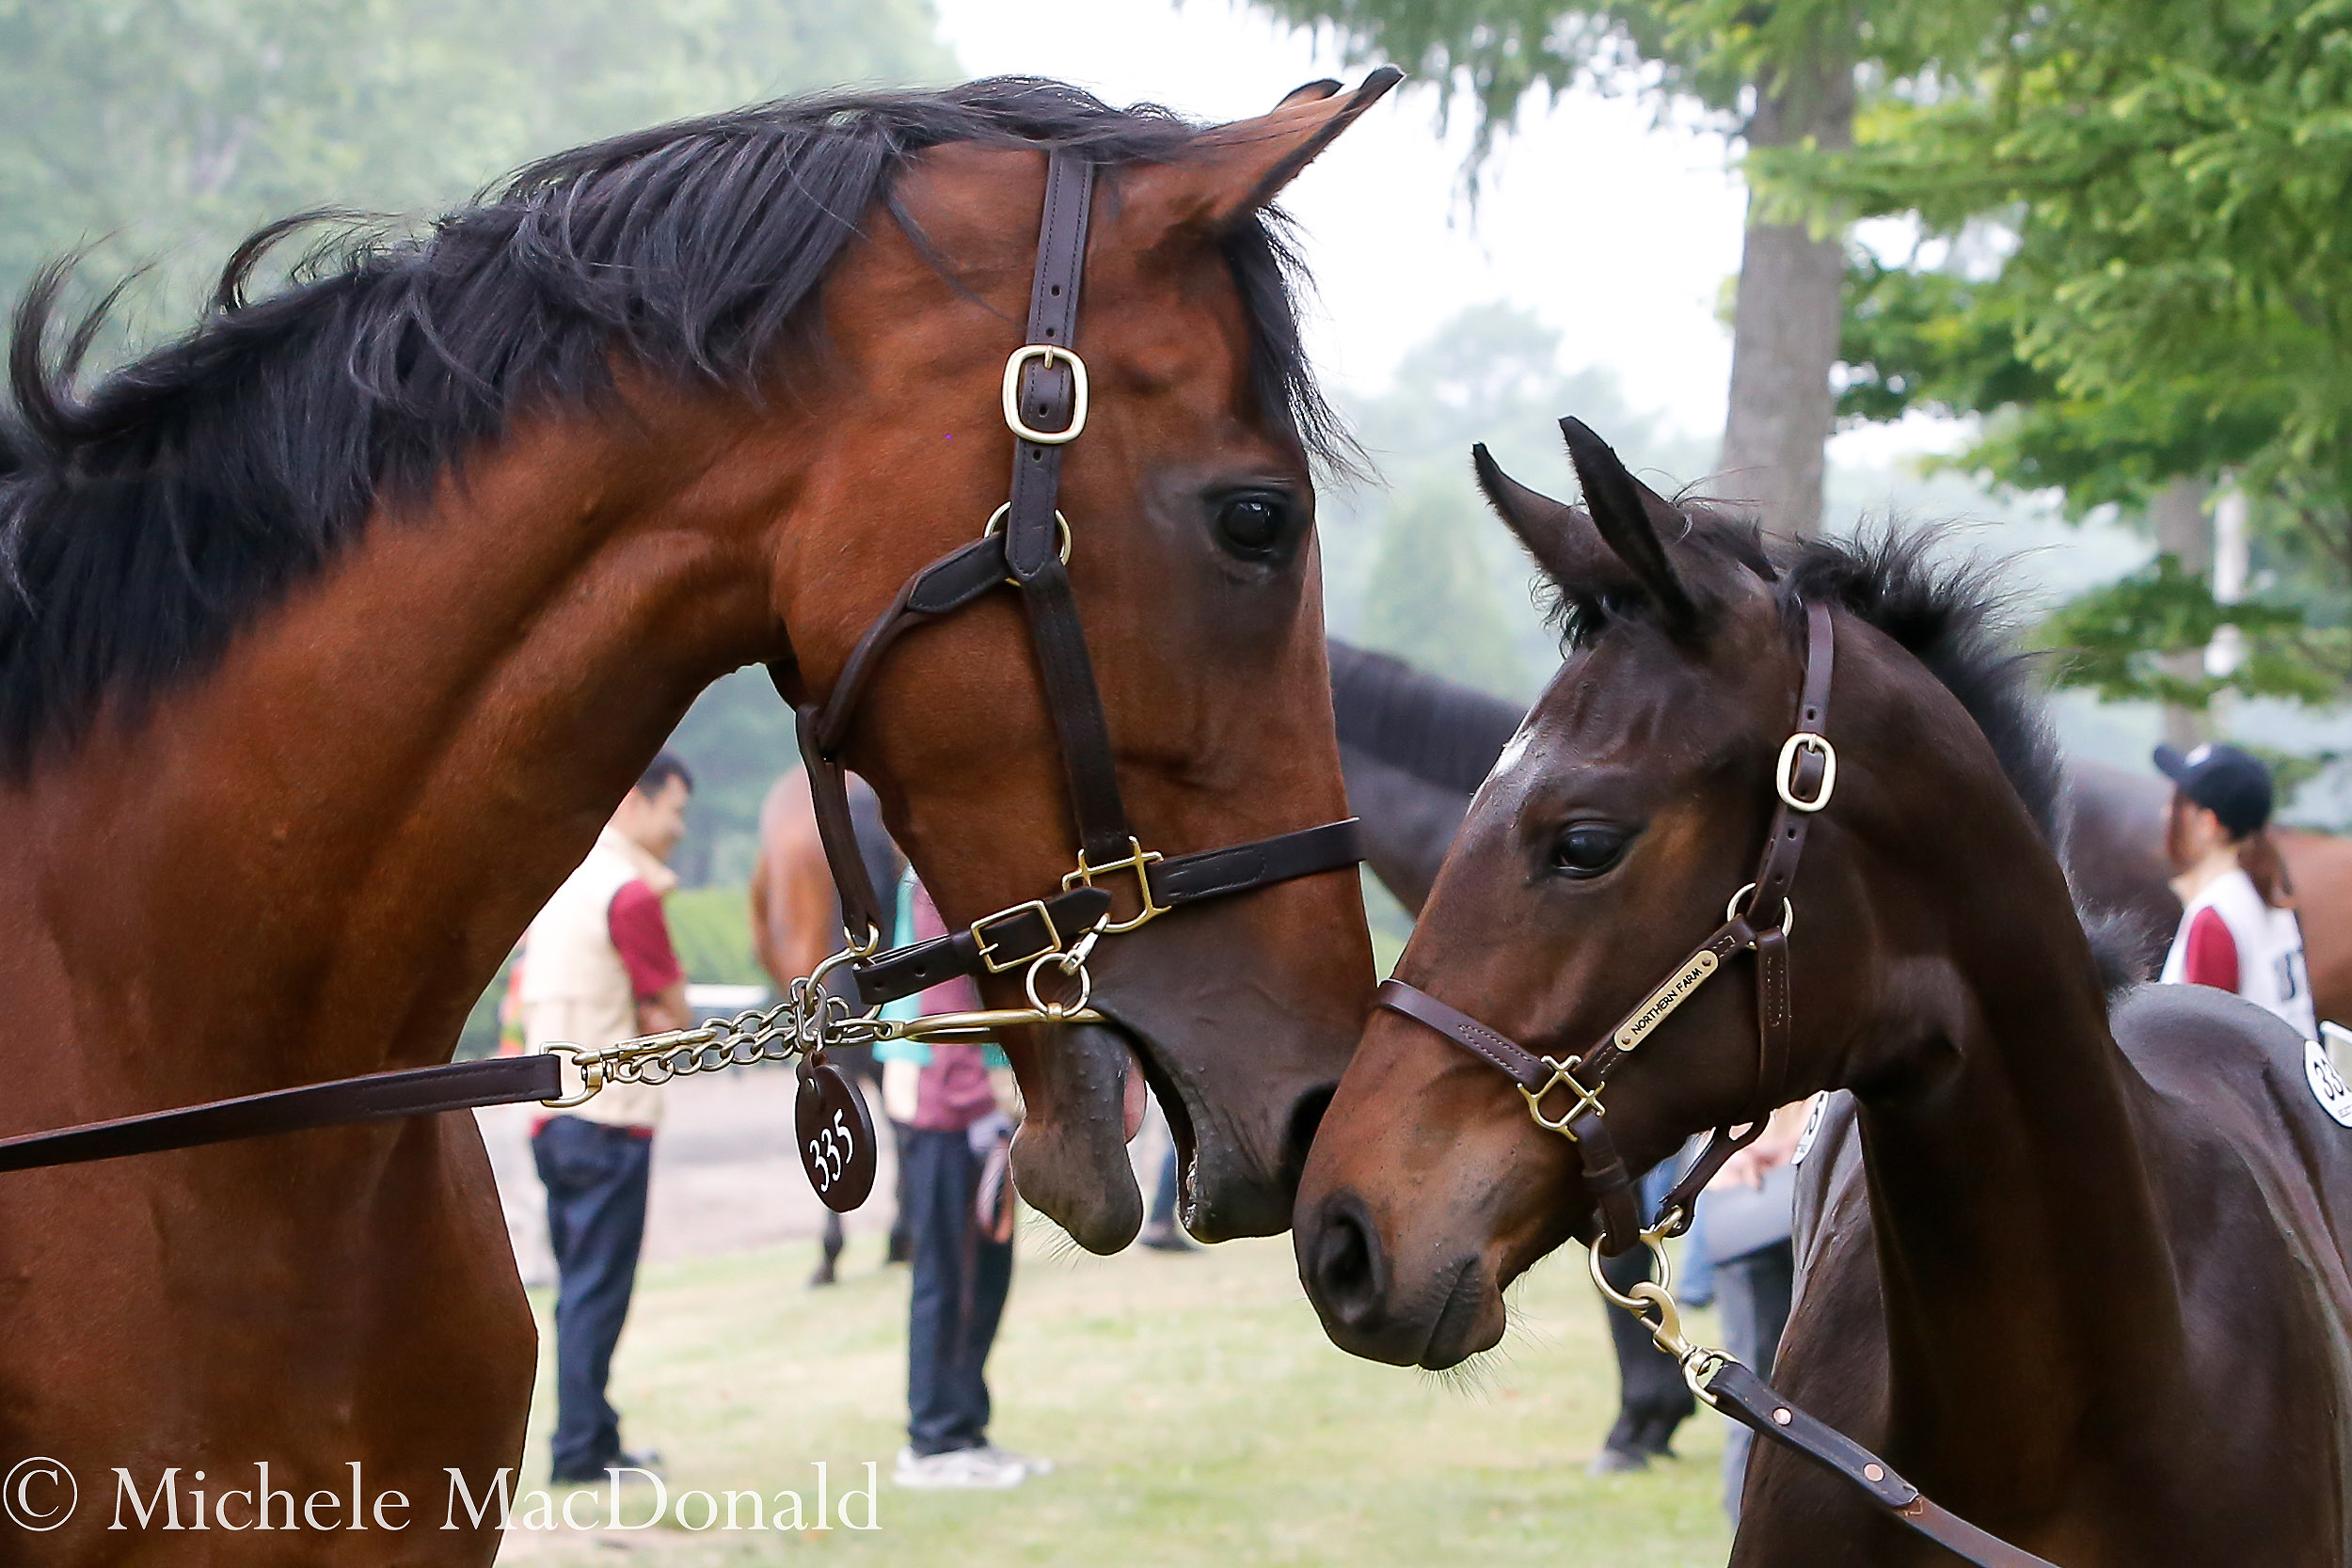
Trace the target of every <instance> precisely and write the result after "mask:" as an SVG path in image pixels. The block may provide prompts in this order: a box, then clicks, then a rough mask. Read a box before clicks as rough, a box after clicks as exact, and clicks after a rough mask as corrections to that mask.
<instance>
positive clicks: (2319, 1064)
mask: <svg viewBox="0 0 2352 1568" xmlns="http://www.w3.org/2000/svg"><path fill="white" fill-rule="evenodd" d="M2303 1076H2304V1077H2306V1078H2308V1079H2310V1080H2311V1085H2312V1099H2313V1100H2316V1101H2319V1108H2320V1109H2321V1110H2323V1111H2325V1112H2327V1113H2328V1115H2329V1116H2331V1117H2335V1118H2336V1120H2337V1121H2338V1122H2340V1123H2342V1124H2343V1125H2344V1126H2345V1127H2352V1085H2347V1084H2346V1083H2344V1075H2343V1074H2342V1073H2339V1072H2338V1071H2336V1067H2335V1064H2334V1063H2333V1062H2330V1061H2329V1060H2328V1049H2327V1047H2325V1046H2323V1045H2321V1044H2320V1043H2319V1042H2318V1041H2317V1040H2305V1041H2304V1042H2303Z"/></svg>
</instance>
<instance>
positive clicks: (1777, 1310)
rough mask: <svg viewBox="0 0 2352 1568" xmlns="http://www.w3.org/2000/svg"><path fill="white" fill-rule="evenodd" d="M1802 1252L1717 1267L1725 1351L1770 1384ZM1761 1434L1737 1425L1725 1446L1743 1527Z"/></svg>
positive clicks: (1729, 1499)
mask: <svg viewBox="0 0 2352 1568" xmlns="http://www.w3.org/2000/svg"><path fill="white" fill-rule="evenodd" d="M1796 1286H1797V1253H1796V1248H1795V1247H1794V1245H1792V1244H1791V1243H1788V1242H1774V1243H1772V1245H1771V1246H1766V1247H1758V1248H1756V1250H1755V1251H1754V1252H1751V1253H1746V1254H1743V1255H1742V1256H1740V1257H1738V1258H1733V1259H1726V1260H1724V1262H1720V1263H1718V1264H1716V1265H1715V1310H1716V1312H1717V1314H1718V1315H1719V1316H1720V1317H1721V1319H1722V1321H1723V1329H1724V1349H1725V1350H1727V1351H1729V1352H1730V1353H1731V1354H1734V1355H1736V1356H1738V1357H1739V1358H1740V1360H1742V1361H1744V1362H1746V1363H1747V1364H1748V1367H1749V1370H1752V1371H1754V1372H1755V1373H1756V1376H1758V1377H1760V1378H1763V1379H1764V1380H1765V1381H1767V1382H1770V1381H1771V1380H1772V1357H1773V1355H1774V1354H1776V1353H1777V1352H1778V1351H1779V1350H1780V1334H1781V1330H1783V1329H1785V1328H1787V1327H1788V1304H1789V1300H1790V1298H1791V1297H1792V1296H1794V1295H1795V1293H1796ZM1754 1440H1755V1433H1751V1432H1749V1431H1748V1429H1747V1428H1746V1427H1743V1426H1741V1425H1740V1424H1739V1423H1738V1422H1737V1421H1734V1422H1732V1423H1731V1432H1730V1434H1729V1436H1728V1438H1727V1440H1726V1441H1725V1444H1724V1513H1728V1514H1730V1515H1731V1522H1732V1523H1733V1524H1734V1525H1737V1524H1739V1522H1740V1492H1741V1490H1742V1489H1744V1488H1745V1487H1746V1485H1747V1477H1748V1448H1749V1445H1750V1444H1751V1443H1753V1442H1754Z"/></svg>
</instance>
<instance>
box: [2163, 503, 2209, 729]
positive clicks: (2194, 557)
mask: <svg viewBox="0 0 2352 1568" xmlns="http://www.w3.org/2000/svg"><path fill="white" fill-rule="evenodd" d="M2207 488H2208V487H2207V485H2206V483H2205V482H2204V481H2203V480H2201V479H2176V480H2174V481H2173V482H2172V483H2169V484H2168V485H2166V486H2165V487H2164V488H2163V489H2162V490H2160V491H2158V492H2157V494H2156V499H2154V500H2153V501H2152V502H2150V503H2149V507H2148V520H2149V521H2150V522H2152V523H2153V524H2154V525H2155V529H2156V549H2157V550H2158V552H2159V553H2161V554H2164V555H2172V556H2178V557H2180V561H2181V566H2182V569H2183V570H2185V571H2187V572H2189V573H2191V574H2192V575H2195V576H2198V577H2202V576H2204V575H2205V574H2206V573H2207V572H2209V571H2211V570H2212V569H2213V527H2212V524H2211V523H2209V522H2208V521H2207V520H2206V517H2205V497H2206V493H2207ZM2164 663H2165V666H2166V668H2167V669H2168V670H2169V672H2170V673H2173V674H2175V675H2178V676H2180V677H2181V678H2182V679H2184V680H2198V679H2201V678H2202V676H2203V675H2204V673H2205V655H2204V651H2203V650H2202V649H2198V648H2192V649H2189V650H2187V651H2185V652H2183V653H2177V654H2167V655H2166V656H2164ZM2164 738H2165V740H2166V742H2167V743H2169V744H2170V745H2174V746H2178V747H2181V748H2182V749H2184V750H2186V749H2187V748H2189V747H2191V746H2194V745H2196V744H2197V743H2198V742H2199V741H2201V740H2210V739H2211V738H2213V725H2212V721H2211V716H2210V715H2208V714H2207V712H2206V711H2205V709H2204V708H2203V707H2184V706H2183V705H2180V704H2179V703H2167V704H2165V705H2164Z"/></svg>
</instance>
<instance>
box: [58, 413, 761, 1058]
mask: <svg viewBox="0 0 2352 1568" xmlns="http://www.w3.org/2000/svg"><path fill="white" fill-rule="evenodd" d="M646 437H647V433H645V432H644V431H640V430H629V431H627V432H625V433H621V434H616V433H614V432H613V431H612V429H610V428H608V427H606V426H603V425H601V424H594V423H591V422H589V421H586V420H579V419H574V420H559V421H554V422H551V423H548V424H546V425H542V426H538V427H535V428H529V429H525V430H520V431H517V432H516V433H515V434H513V435H511V436H509V437H508V438H507V439H506V440H505V441H503V442H501V444H500V446H499V447H498V448H497V449H496V451H494V452H492V453H490V454H487V455H485V456H483V457H480V458H478V459H477V460H475V461H474V462H472V463H470V464H469V465H468V467H466V469H465V470H464V475H463V478H462V480H459V479H452V480H450V481H449V482H447V483H444V484H443V485H442V486H441V487H440V488H439V490H438V491H437V494H436V496H435V497H434V499H432V500H431V501H430V502H429V503H427V504H424V505H422V506H421V507H420V508H418V509H416V510H417V513H418V514H419V515H406V516H403V515H381V516H378V517H376V518H374V519H373V521H372V522H371V524H370V526H369V528H368V529H367V531H365V533H364V535H363V536H362V538H361V539H359V540H358V542H357V543H356V544H355V545H354V546H352V547H351V548H350V549H349V550H348V551H347V552H346V553H345V554H344V555H343V556H342V558H341V559H339V560H338V561H337V562H335V563H333V564H332V565H330V566H329V567H328V568H327V570H326V572H324V573H323V574H321V575H320V576H319V577H318V578H315V579H313V580H310V581H309V582H306V583H303V584H300V585H298V586H296V587H295V588H294V590H293V591H292V592H291V593H290V594H288V595H287V597H286V599H285V600H284V602H283V603H282V604H280V605H278V606H276V607H274V608H271V609H266V610H262V611H261V612H259V614H258V615H257V616H256V618H255V619H254V621H253V622H251V623H250V624H249V625H248V626H246V627H245V628H244V629H243V630H242V631H241V632H240V633H239V634H238V636H237V638H236V639H235V641H233V642H232V644H231V646H230V649H229V651H228V653H227V656H226V657H224V658H223V659H222V661H221V662H220V664H219V665H218V666H217V667H216V668H215V669H214V670H212V671H211V672H209V673H205V674H202V675H200V676H198V677H195V678H193V679H192V680H191V681H190V682H189V683H188V684H186V685H184V686H182V687H178V688H173V689H167V690H166V691H165V692H164V693H163V694H162V696H161V697H159V698H158V699H157V700H156V702H155V704H154V705H153V708H152V711H151V714H150V715H149V717H148V718H147V719H146V720H145V721H143V722H140V723H137V724H134V725H114V724H110V723H106V722H102V723H101V724H100V725H99V726H98V727H97V728H96V730H95V732H94V734H93V735H92V736H91V738H90V740H89V741H88V742H87V743H86V744H85V745H84V746H83V747H82V748H81V750H80V751H79V752H77V753H76V754H75V755H74V756H73V757H72V758H71V759H70V760H69V761H67V762H65V763H62V764H60V765H58V766H57V767H56V768H54V769H53V770H51V771H49V772H48V773H45V774H44V775H42V776H41V777H40V778H39V779H37V780H36V782H35V784H34V785H33V787H32V788H31V789H30V790H29V791H28V792H27V794H26V795H25V796H24V807H25V809H26V810H27V811H28V812H29V814H30V815H31V816H32V817H33V821H32V822H31V823H30V824H29V826H30V828H31V829H32V831H33V832H35V833H37V834H38V835H39V847H38V848H37V850H35V851H34V853H35V855H36V856H37V863H36V864H35V865H34V867H33V868H32V869H33V871H34V875H35V876H36V877H39V878H41V879H47V880H55V879H57V878H58V877H59V876H60V875H61V873H63V872H64V871H65V870H66V868H70V867H77V866H78V867H81V868H83V870H82V883H81V886H80V888H79V889H78V890H77V892H76V894H75V895H74V896H73V898H72V899H71V900H70V901H67V902H65V903H63V904H62V905H61V906H60V907H59V908H58V909H57V911H56V912H54V913H52V914H51V915H50V917H49V927H48V929H47V930H46V931H45V932H44V933H42V935H43V936H44V937H45V938H46V940H47V942H50V943H53V944H54V951H55V952H56V954H57V955H58V957H59V967H60V970H61V971H62V975H63V987H62V989H64V990H67V991H68V992H69V993H71V994H69V995H68V996H66V997H64V998H61V999H60V1000H62V1001H63V1002H64V1004H65V1010H66V1011H67V1013H68V1014H69V1016H90V1006H89V1005H90V1003H91V1002H92V1000H93V999H94V998H95V996H96V994H97V992H98V991H101V990H105V991H111V992H112V993H113V1002H112V1005H111V1006H110V1008H109V1009H108V1010H109V1011H110V1012H111V1014H112V1016H113V1017H114V1018H115V1019H116V1021H117V1022H118V1023H119V1025H120V1026H122V1027H124V1028H125V1029H127V1030H128V1031H129V1032H130V1033H131V1034H133V1035H134V1036H136V1035H140V1034H147V1035H151V1036H153V1037H157V1038H159V1039H160V1038H163V1037H167V1036H168V1037H170V1040H171V1051H170V1053H168V1054H169V1057H170V1058H174V1059H177V1060H180V1061H183V1062H187V1063H190V1064H192V1065H193V1066H195V1067H197V1068H199V1069H201V1068H203V1067H207V1066H209V1067H210V1069H212V1073H213V1075H214V1076H213V1077H212V1079H211V1081H212V1082H215V1083H217V1082H219V1078H218V1076H217V1075H218V1073H219V1072H220V1070H221V1069H222V1067H223V1065H224V1064H225V1063H226V1062H228V1061H230V1060H234V1061H237V1062H238V1063H240V1064H243V1067H244V1071H245V1072H246V1073H249V1075H250V1076H251V1077H252V1078H253V1079H254V1081H255V1083H256V1084H257V1085H258V1084H262V1083H268V1082H286V1081H294V1080H295V1079H299V1078H304V1077H316V1076H320V1075H321V1071H322V1069H335V1070H354V1069H365V1068H371V1067H375V1066H379V1065H384V1064H386V1063H406V1062H411V1061H419V1060H424V1059H429V1058H432V1057H435V1056H437V1055H440V1054H444V1053H446V1052H447V1050H448V1048H449V1046H450V1044H451V1042H452V1041H453V1038H454V1037H455V1034H456V1030H457V1027H458V1022H459V1020H460V1019H461V1018H462V1017H463V1013H464V1009H465V1006H466V1005H467V1003H468V1002H469V1000H470V999H471V997H472V996H474V995H475V994H477V993H478V992H479V990H480V988H481V986H482V984H483V983H484V982H485V980H486V979H487V978H488V977H489V976H490V974H492V973H493V972H494V971H495V969H496V967H497V965H498V963H499V961H500V959H501V958H502V957H503V955H504V953H505V951H506V948H507V944H508V943H509V942H511V941H512V940H513V938H514V935H515V933H516V931H517V930H519V929H520V928H521V927H522V926H523V924H524V923H525V922H526V921H527V920H528V919H529V917H530V916H531V914H532V912H533V911H535V910H536V909H537V907H538V906H539V904H540V903H541V902H543V901H544V899H545V898H546V896H547V895H548V894H549V893H550V892H551V891H552V890H553V889H554V888H555V886H556V885H557V884H558V883H559V882H560V881H561V880H562V879H563V878H564V876H565V875H567V874H568V872H569V871H570V869H571V868H572V866H573V865H575V864H576V863H578V862H579V861H580V858H581V856H582V855H583V854H584V853H585V852H586V850H587V848H588V847H589V845H590V844H591V843H592V842H593V841H594V839H595V837H596V832H597V831H598V828H599V826H600V825H601V824H602V823H603V822H604V820H605V819H606V817H607V816H609V815H610V813H611V811H612V807H613V805H614V803H615V802H616V801H617V800H619V799H620V797H621V796H622V795H623V794H624V793H625V792H626V791H627V789H628V785H629V784H630V783H631V782H632V781H633V780H634V778H635V776H636V774H637V772H638V770H639V769H641V768H643V766H644V763H645V762H646V761H647V760H648V759H649V758H650V757H651V756H652V755H653V753H654V752H655V751H656V750H657V749H658V748H659V746H660V742H661V740H662V738H663V736H665V735H666V734H667V733H668V732H669V730H670V729H671V728H672V727H673V726H674V725H675V722H676V721H677V720H678V719H679V717H680V716H681V715H682V714H683V712H684V711H685V709H686V707H687V706H688V705H689V704H691V701H692V699H693V697H694V695H695V694H696V693H697V692H698V691H699V690H701V689H702V688H703V687H704V686H705V685H707V683H708V682H709V681H710V680H711V679H712V678H713V677H715V676H716V675H718V674H719V673H723V671H725V670H726V669H728V668H730V667H732V666H733V665H735V664H738V663H740V662H742V661H744V660H745V659H746V658H749V657H754V656H755V654H756V653H758V652H760V651H762V650H761V649H760V646H759V644H760V641H761V639H762V638H763V636H765V635H767V628H768V627H770V626H772V625H773V615H772V610H771V605H770V603H769V590H770V584H769V573H768V571H767V570H766V569H765V564H764V562H750V561H747V560H746V559H744V557H746V556H747V555H748V554H749V553H750V552H751V551H753V550H754V549H755V545H754V542H753V541H752V540H751V539H750V538H747V537H745V536H744V531H743V530H742V529H741V528H740V527H739V526H738V524H737V523H736V521H735V519H736V518H737V517H739V516H742V515H748V514H745V513H744V512H742V511H741V498H735V499H734V500H733V502H732V503H731V507H730V508H729V509H720V508H715V507H714V508H711V509H709V510H708V511H707V512H706V511H703V510H699V509H698V508H697V507H696V505H695V504H694V502H693V501H692V499H691V490H689V489H688V488H687V482H688V480H689V478H690V477H691V472H692V471H693V470H692V467H691V453H690V452H687V451H681V450H679V449H677V448H675V447H673V448H672V449H671V450H670V451H666V452H662V451H655V450H653V449H652V448H651V447H649V445H648V441H647V438H646ZM768 515H769V516H771V517H772V516H774V515H776V514H775V513H773V512H771V513H769V514H768ZM107 868H112V869H111V870H109V869H107ZM49 989H50V990H53V991H54V990H57V989H59V988H58V986H57V985H56V983H55V982H54V981H53V983H52V984H51V986H50V988H49ZM85 992H88V993H89V994H87V995H86V994H84V993H85ZM207 1008H210V1009H212V1010H210V1011H208V1010H207ZM126 1013H127V1014H128V1015H130V1016H125V1014H126ZM153 1059H155V1060H156V1061H158V1062H159V1063H160V1062H162V1061H163V1060H164V1058H163V1057H162V1056H161V1055H158V1056H156V1057H155V1058H153ZM136 1070H144V1069H136ZM155 1070H156V1071H157V1072H159V1073H162V1074H164V1075H166V1076H167V1077H171V1076H184V1074H183V1072H182V1071H181V1069H177V1068H174V1067H170V1066H158V1067H157V1068H156V1069H155Z"/></svg>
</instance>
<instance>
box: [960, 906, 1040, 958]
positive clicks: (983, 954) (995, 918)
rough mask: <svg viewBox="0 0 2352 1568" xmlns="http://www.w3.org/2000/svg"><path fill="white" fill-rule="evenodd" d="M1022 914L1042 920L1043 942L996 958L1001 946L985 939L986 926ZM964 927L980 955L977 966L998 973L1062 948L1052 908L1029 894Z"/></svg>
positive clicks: (1018, 917) (987, 927)
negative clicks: (1024, 951)
mask: <svg viewBox="0 0 2352 1568" xmlns="http://www.w3.org/2000/svg"><path fill="white" fill-rule="evenodd" d="M1025 914H1034V915H1036V916H1037V917H1038V919H1039V920H1041V921H1042V922H1044V924H1045V945H1044V946H1042V947H1040V948H1036V949H1034V950H1032V951H1030V952H1027V953H1018V954H1015V955H1014V956H1013V957H1011V958H999V957H998V956H997V955H998V954H1000V953H1002V952H1003V951H1004V949H1003V948H1002V947H1000V946H998V945H997V944H996V943H995V942H991V941H989V940H988V932H989V927H993V926H1000V925H1004V924H1007V923H1009V922H1010V921H1014V920H1018V919H1020V918H1021V917H1022V916H1023V915H1025ZM966 928H967V929H968V930H970V931H971V933H972V944H973V947H974V949H975V950H976V951H977V953H978V954H979V956H980V966H981V967H982V968H984V969H986V970H987V971H988V972H989V973H990V974H1004V973H1005V972H1006V971H1007V970H1009V969H1019V968H1020V967H1021V966H1022V965H1023V964H1026V963H1035V962H1036V961H1037V960H1038V959H1040V958H1051V957H1053V956H1054V955H1055V954H1057V953H1058V952H1060V951H1061V950H1062V945H1063V943H1062V937H1061V931H1060V929H1059V927H1056V926H1055V924H1054V911H1051V910H1049V909H1047V908H1046V907H1045V901H1044V900H1043V899H1041V898H1032V899H1030V900H1029V901H1028V902H1027V903H1025V904H1015V905H1014V906H1013V907H1012V908H1010V909H1009V910H998V911H996V912H995V913H994V914H984V915H982V916H980V918H979V919H977V920H976V921H974V922H972V924H971V925H970V926H969V927H966Z"/></svg>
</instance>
